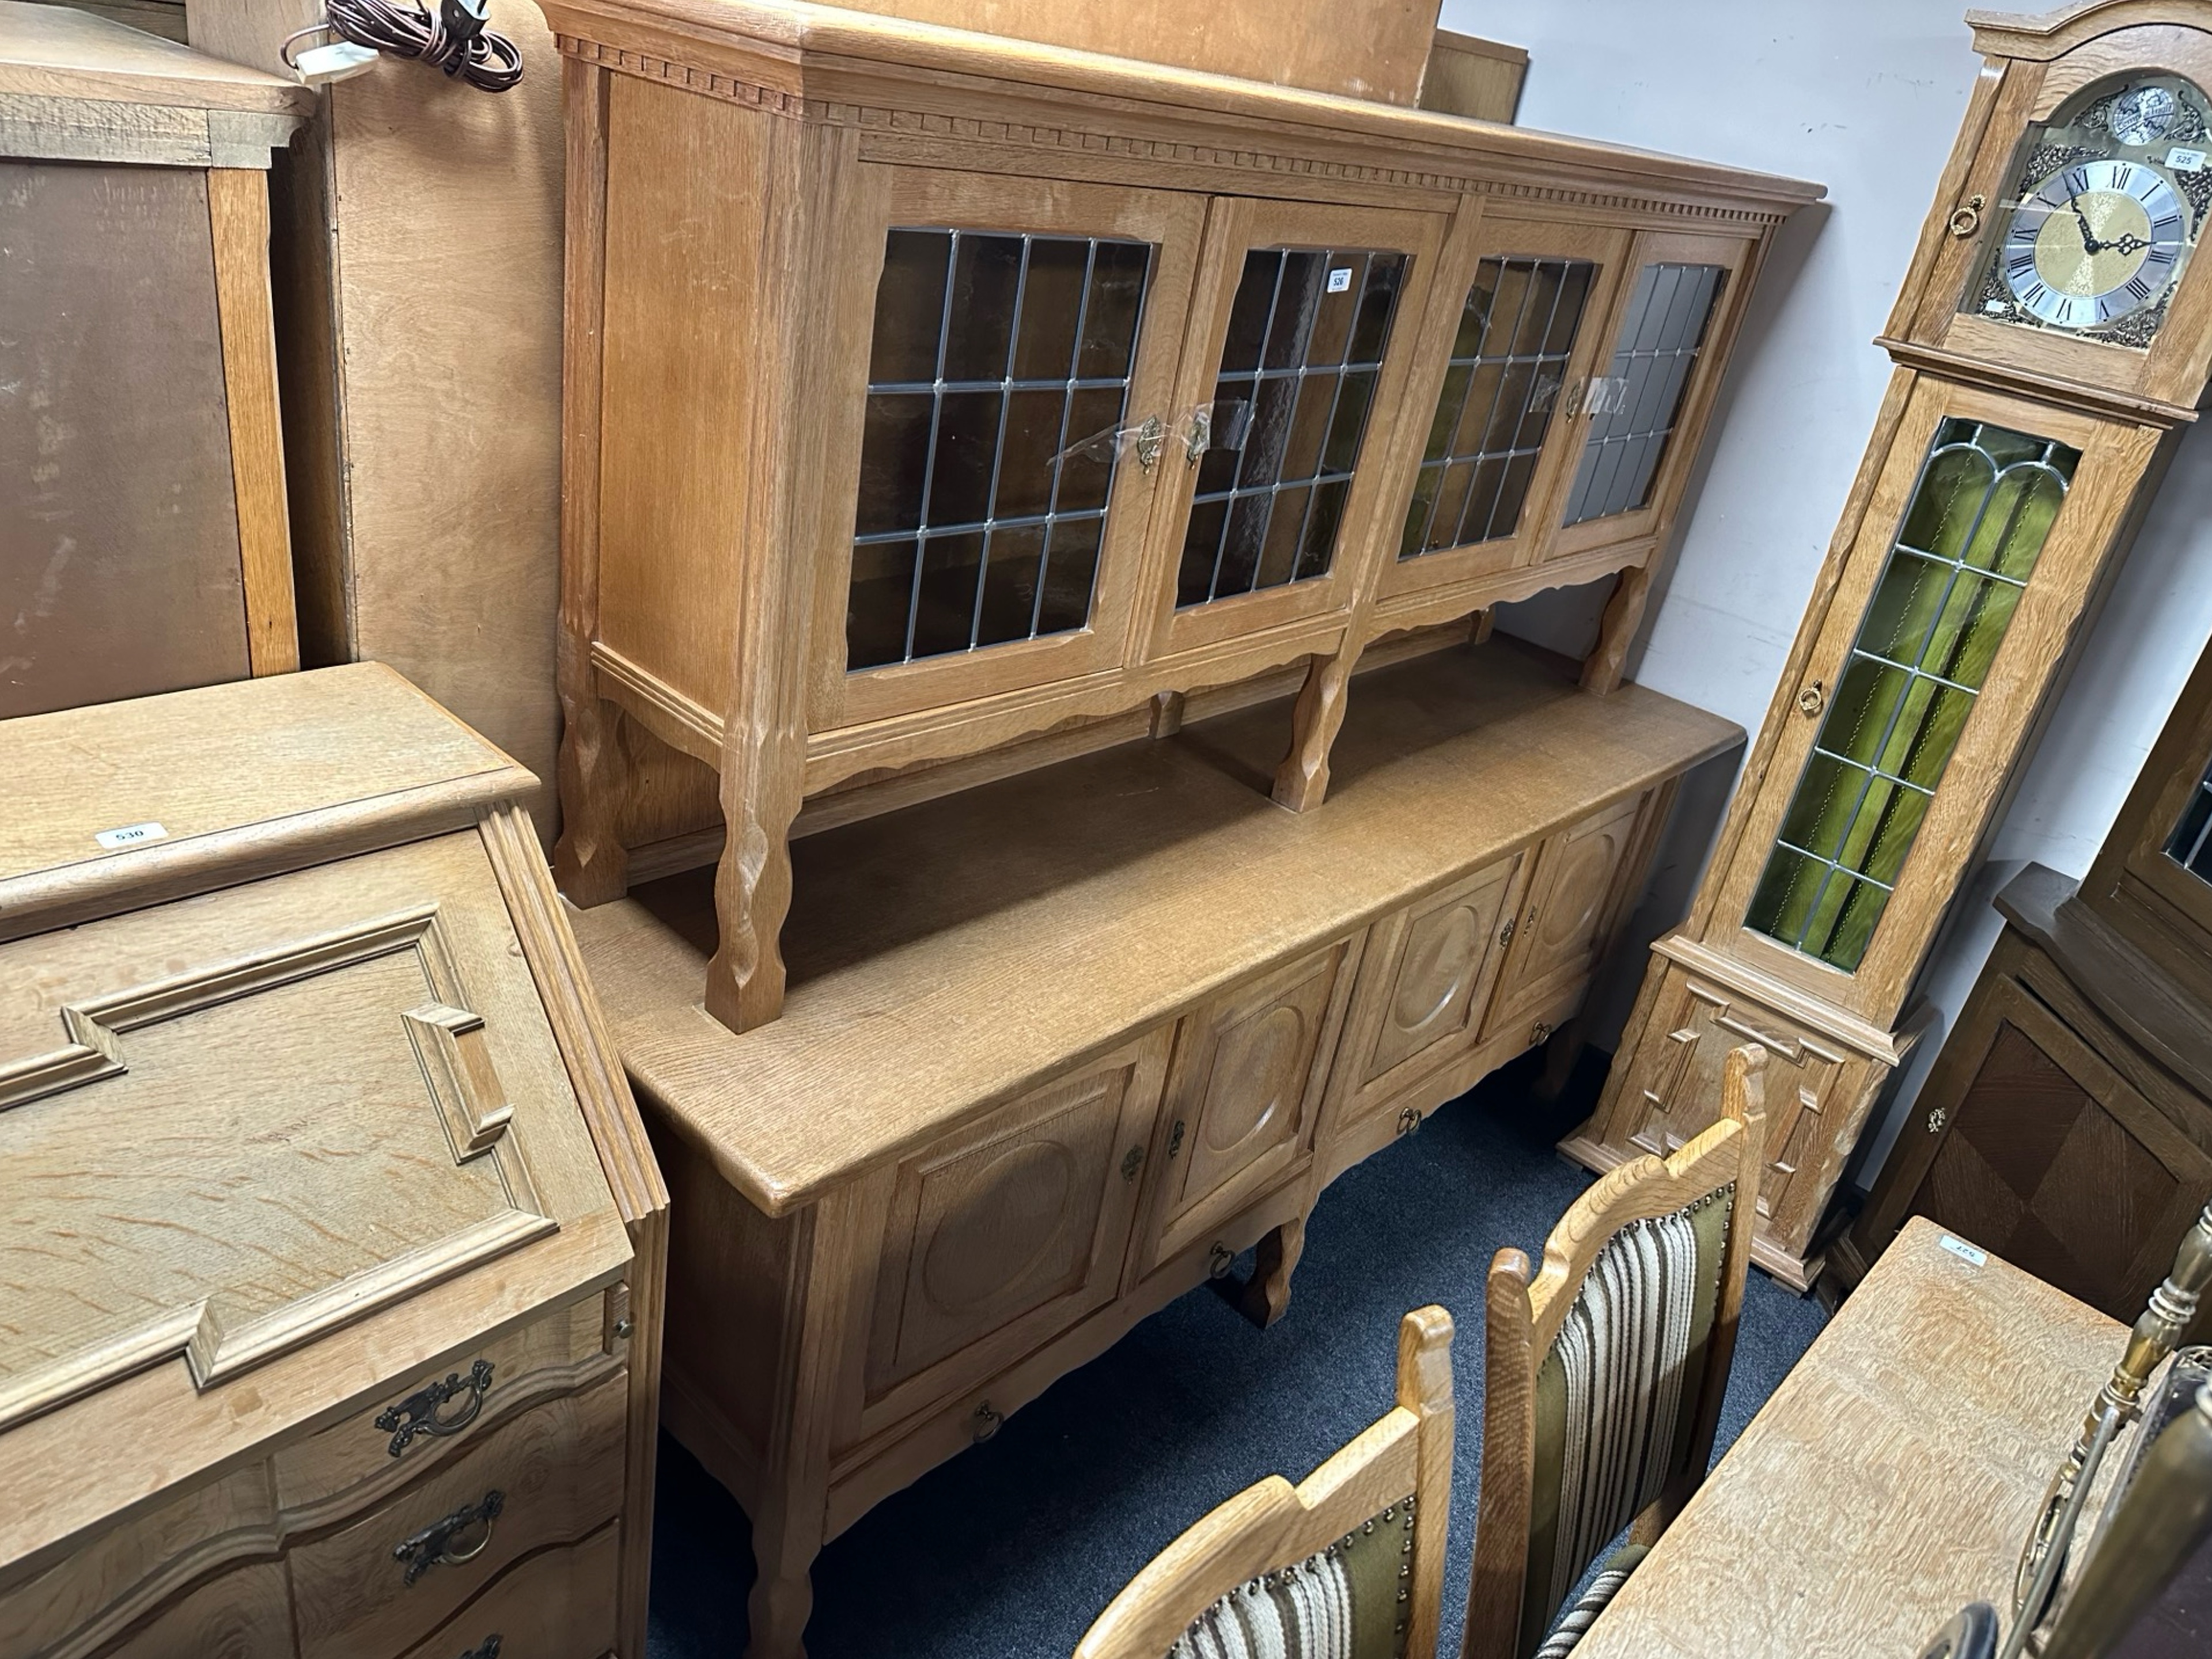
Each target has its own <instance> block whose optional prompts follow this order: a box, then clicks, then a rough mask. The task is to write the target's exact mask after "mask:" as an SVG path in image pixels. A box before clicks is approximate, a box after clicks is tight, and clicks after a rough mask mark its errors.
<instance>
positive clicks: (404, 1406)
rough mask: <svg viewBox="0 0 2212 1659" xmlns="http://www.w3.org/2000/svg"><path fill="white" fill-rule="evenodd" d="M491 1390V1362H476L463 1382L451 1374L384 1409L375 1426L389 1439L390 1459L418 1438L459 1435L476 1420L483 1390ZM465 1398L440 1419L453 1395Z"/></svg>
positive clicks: (482, 1360)
mask: <svg viewBox="0 0 2212 1659" xmlns="http://www.w3.org/2000/svg"><path fill="white" fill-rule="evenodd" d="M490 1387H491V1361H490V1360H489V1359H479V1360H477V1363H476V1364H473V1365H471V1366H470V1367H469V1374H468V1376H467V1377H466V1378H464V1377H463V1376H461V1374H460V1373H459V1371H454V1372H453V1373H451V1374H450V1375H449V1376H447V1378H446V1380H445V1381H444V1382H442V1383H431V1384H430V1385H429V1386H428V1387H427V1388H422V1389H416V1391H415V1392H414V1393H413V1394H410V1395H408V1396H407V1398H406V1399H404V1400H403V1401H400V1402H399V1403H398V1405H396V1406H387V1407H386V1408H385V1409H384V1410H383V1411H382V1412H381V1413H379V1414H378V1416H377V1419H376V1426H377V1427H378V1428H380V1429H381V1430H383V1431H384V1432H385V1433H386V1434H388V1435H390V1436H391V1437H392V1455H393V1456H394V1457H397V1456H398V1455H399V1454H400V1453H402V1452H404V1451H405V1450H406V1449H407V1448H408V1447H409V1446H410V1445H412V1444H414V1443H415V1437H416V1435H418V1434H427V1435H428V1436H430V1437H432V1438H433V1439H436V1438H437V1437H440V1436H441V1435H448V1434H459V1432H460V1431H462V1430H463V1429H465V1428H466V1427H468V1425H470V1424H471V1423H473V1422H475V1421H476V1420H477V1413H478V1412H480V1411H482V1410H483V1402H484V1393H485V1390H487V1389H489V1388H490ZM461 1394H465V1395H467V1396H468V1400H467V1401H466V1402H465V1404H464V1405H463V1406H462V1407H461V1408H460V1409H459V1411H457V1412H454V1413H452V1415H450V1416H447V1417H441V1416H439V1415H438V1408H439V1407H441V1406H442V1405H444V1404H446V1402H447V1401H450V1400H451V1399H453V1396H454V1395H461Z"/></svg>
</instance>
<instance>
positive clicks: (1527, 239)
mask: <svg viewBox="0 0 2212 1659" xmlns="http://www.w3.org/2000/svg"><path fill="white" fill-rule="evenodd" d="M1628 244H1629V233H1628V232H1626V231H1625V230H1616V229H1609V228H1602V227H1599V226H1594V225H1570V224H1562V223H1559V222H1555V221H1552V220H1547V219H1521V218H1514V217H1510V216H1502V215H1492V214H1489V213H1484V214H1482V215H1480V216H1479V217H1476V218H1474V219H1473V221H1472V222H1471V223H1470V224H1469V225H1468V228H1465V229H1463V230H1462V231H1458V232H1455V234H1454V235H1453V237H1452V240H1451V241H1450V243H1449V245H1448V246H1446V248H1445V250H1444V254H1443V261H1442V265H1441V270H1440V274H1439V276H1438V279H1437V289H1436V291H1435V292H1433V293H1432V294H1431V303H1430V307H1429V317H1430V321H1429V323H1428V324H1427V325H1426V327H1425V331H1424V337H1423V342H1422V348H1421V349H1420V352H1419V367H1418V368H1416V370H1415V373H1414V376H1413V382H1414V383H1413V386H1412V388H1411V389H1410V390H1409V392H1408V393H1407V421H1408V422H1415V421H1425V422H1426V428H1427V430H1426V437H1425V440H1424V441H1423V442H1422V444H1421V446H1420V449H1419V459H1418V460H1416V459H1414V455H1413V442H1412V440H1411V437H1410V435H1409V436H1408V437H1407V440H1406V441H1403V442H1401V444H1400V445H1399V446H1398V448H1399V450H1400V451H1401V456H1402V459H1401V474H1400V476H1399V477H1396V478H1395V480H1394V484H1395V489H1394V491H1393V494H1394V495H1395V497H1396V499H1397V501H1399V503H1400V506H1399V507H1398V508H1397V509H1396V514H1397V516H1396V519H1395V521H1394V522H1393V523H1392V525H1391V526H1390V527H1389V528H1390V545H1389V548H1388V549H1387V550H1386V552H1385V559H1386V564H1385V568H1384V569H1383V576H1382V583H1381V589H1380V591H1381V592H1383V594H1384V595H1385V596H1386V597H1388V596H1389V595H1391V594H1395V593H1407V592H1419V591H1423V590H1427V589H1432V588H1442V587H1449V586H1455V585H1457V584H1460V583H1462V582H1466V581H1469V580H1474V579H1476V578H1479V577H1482V576H1486V575H1492V574H1496V573H1497V572H1498V571H1501V570H1505V569H1510V568H1512V567H1514V566H1516V565H1521V564H1526V563H1528V562H1529V561H1530V560H1531V559H1532V558H1534V556H1535V555H1536V552H1537V550H1538V548H1539V546H1540V544H1541V543H1542V542H1543V541H1544V539H1545V537H1546V534H1547V530H1548V528H1549V526H1551V525H1552V524H1553V522H1554V520H1555V519H1556V516H1557V513H1556V503H1557V501H1558V500H1559V491H1560V488H1561V484H1562V481H1563V474H1564V473H1565V471H1567V469H1568V466H1569V465H1570V463H1571V460H1572V459H1573V447H1574V441H1575V439H1576V437H1577V435H1579V430H1580V423H1579V422H1577V421H1576V420H1575V419H1574V418H1572V417H1573V413H1574V410H1573V405H1574V403H1575V400H1576V398H1577V396H1578V394H1579V392H1580V389H1581V388H1582V386H1583V385H1584V384H1585V383H1586V382H1587V381H1588V380H1589V378H1590V376H1591V375H1592V374H1594V373H1595V371H1596V368H1597V366H1598V362H1599V357H1598V353H1599V350H1600V348H1601V346H1602V345H1603V344H1604V343H1605V341H1606V339H1607V330H1606V323H1607V319H1608V317H1609V316H1610V314H1611V313H1612V312H1613V302H1614V298H1615V295H1616V293H1617V291H1618V290H1619V289H1620V274H1621V270H1622V267H1623V264H1624V262H1625V260H1626V255H1627V251H1628ZM1408 472H1409V473H1410V476H1407V474H1408Z"/></svg>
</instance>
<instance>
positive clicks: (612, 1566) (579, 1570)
mask: <svg viewBox="0 0 2212 1659" xmlns="http://www.w3.org/2000/svg"><path fill="white" fill-rule="evenodd" d="M621 1533H622V1524H621V1522H608V1523H607V1524H606V1525H605V1526H604V1527H601V1528H599V1530H598V1531H597V1532H595V1533H593V1534H592V1535H591V1536H590V1537H589V1538H586V1539H585V1540H584V1541H582V1542H581V1543H579V1544H572V1545H568V1546H566V1547H560V1548H556V1549H550V1550H542V1551H540V1552H539V1553H538V1554H536V1555H533V1556H532V1557H531V1558H530V1559H528V1560H526V1561H518V1562H516V1563H515V1564H514V1565H513V1566H512V1567H509V1568H508V1569H507V1571H505V1572H503V1573H501V1575H500V1576H499V1577H498V1578H497V1579H495V1581H494V1582H493V1583H492V1584H491V1585H490V1586H489V1588H488V1589H486V1590H485V1591H484V1593H483V1595H479V1596H478V1597H477V1599H476V1600H475V1601H471V1602H470V1603H469V1604H468V1606H466V1607H464V1608H462V1609H461V1611H460V1612H459V1613H456V1614H455V1615H454V1616H453V1619H452V1620H450V1621H448V1622H447V1624H445V1625H443V1626H440V1628H439V1629H438V1630H437V1631H436V1632H435V1633H434V1634H433V1635H430V1636H428V1637H426V1638H424V1639H423V1640H422V1642H420V1643H418V1644H416V1645H415V1646H414V1647H411V1648H409V1649H408V1650H406V1651H405V1653H404V1654H402V1655H400V1656H398V1659H601V1656H602V1655H604V1654H606V1653H610V1652H611V1651H612V1650H613V1649H614V1645H615V1601H616V1594H615V1592H616V1583H615V1580H616V1576H617V1571H618V1568H619V1565H620V1561H621V1553H620V1551H619V1549H618V1548H617V1546H618V1545H619V1543H620V1541H621Z"/></svg>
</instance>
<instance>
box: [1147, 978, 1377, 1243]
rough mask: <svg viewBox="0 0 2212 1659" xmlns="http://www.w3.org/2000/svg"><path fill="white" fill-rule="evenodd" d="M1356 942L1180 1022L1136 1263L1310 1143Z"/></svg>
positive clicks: (1194, 1231)
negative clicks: (1145, 1242)
mask: <svg viewBox="0 0 2212 1659" xmlns="http://www.w3.org/2000/svg"><path fill="white" fill-rule="evenodd" d="M1357 944H1358V941H1356V940H1345V941H1340V942H1338V943H1337V944H1334V945H1329V946H1328V947H1327V948H1326V949H1324V950H1321V951H1315V952H1313V953H1312V954H1311V955H1310V956H1306V957H1301V958H1299V959H1298V960H1297V961H1295V962H1291V963H1285V964H1284V965H1283V966H1282V967H1279V968H1278V969H1274V970H1273V972H1271V973H1268V974H1266V975H1262V976H1261V978H1259V979H1257V980H1255V981H1253V982H1252V983H1250V984H1249V985H1246V986H1243V987H1239V988H1238V989H1237V990H1234V991H1231V992H1230V993H1228V994H1226V995H1224V996H1221V997H1218V998H1216V999H1215V1000H1213V1001H1212V1002H1211V1003H1208V1004H1207V1005H1206V1006H1204V1007H1202V1008H1200V1010H1199V1011H1198V1012H1195V1013H1194V1014H1191V1015H1189V1016H1188V1017H1187V1018H1185V1019H1184V1020H1183V1022H1182V1030H1181V1033H1180V1034H1179V1035H1178V1036H1177V1038H1176V1056H1175V1063H1174V1066H1172V1068H1171V1069H1170V1072H1169V1074H1168V1086H1167V1099H1166V1103H1165V1105H1164V1107H1163V1108H1162V1109H1161V1112H1160V1121H1161V1133H1160V1136H1159V1138H1158V1144H1159V1147H1160V1150H1159V1153H1158V1158H1159V1163H1160V1172H1159V1175H1158V1177H1157V1178H1156V1181H1155V1185H1156V1187H1157V1188H1158V1196H1157V1198H1156V1200H1154V1214H1153V1218H1152V1222H1151V1223H1150V1225H1149V1226H1148V1227H1147V1230H1146V1231H1147V1233H1148V1235H1149V1236H1150V1237H1151V1239H1152V1247H1151V1249H1150V1250H1149V1251H1148V1252H1147V1259H1148V1265H1155V1264H1157V1263H1158V1262H1159V1261H1164V1260H1165V1259H1166V1258H1167V1257H1169V1256H1170V1255H1174V1254H1175V1253H1176V1251H1178V1250H1180V1249H1183V1248H1185V1247H1186V1246H1187V1245H1188V1244H1189V1243H1192V1242H1193V1241H1194V1239H1195V1238H1197V1237H1198V1236H1199V1235H1200V1233H1202V1232H1204V1231H1205V1230H1206V1228H1208V1227H1210V1226H1212V1225H1215V1224H1216V1223H1217V1222H1218V1221H1220V1220H1222V1219H1224V1218H1226V1217H1228V1216H1229V1215H1231V1213H1232V1212H1235V1211H1236V1210H1237V1208H1238V1207H1239V1206H1242V1205H1243V1203H1244V1202H1245V1201H1246V1200H1249V1199H1250V1198H1251V1197H1253V1196H1254V1195H1255V1194H1259V1193H1261V1192H1262V1191H1263V1190H1264V1189H1265V1188H1267V1186H1268V1184H1269V1183H1270V1182H1273V1181H1275V1180H1277V1179H1279V1177H1280V1176H1283V1175H1284V1174H1285V1173H1286V1172H1287V1171H1288V1170H1290V1169H1291V1167H1292V1166H1294V1165H1295V1164H1297V1163H1299V1162H1300V1161H1301V1160H1302V1159H1304V1157H1305V1156H1306V1155H1307V1154H1308V1153H1309V1152H1310V1151H1311V1150H1312V1147H1313V1139H1314V1126H1315V1123H1316V1119H1317V1118H1318V1115H1319V1112H1320V1106H1321V1097H1322V1088H1323V1086H1324V1085H1325V1084H1326V1082H1327V1076H1326V1073H1327V1072H1328V1061H1329V1060H1330V1059H1331V1058H1332V1055H1333V1052H1334V1047H1335V1041H1336V1036H1337V1032H1338V1030H1339V1028H1340V1024H1341V1022H1342V1018H1343V1012H1344V1004H1345V1000H1346V997H1347V996H1348V994H1349V993H1350V990H1351V969H1352V962H1351V958H1352V956H1353V954H1354V952H1355V948H1356V945H1357Z"/></svg>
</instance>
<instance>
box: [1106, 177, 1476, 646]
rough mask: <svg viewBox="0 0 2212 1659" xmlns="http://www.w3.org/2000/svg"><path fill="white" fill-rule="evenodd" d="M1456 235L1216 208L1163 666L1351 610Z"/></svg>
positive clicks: (1282, 205) (1409, 225)
mask: <svg viewBox="0 0 2212 1659" xmlns="http://www.w3.org/2000/svg"><path fill="white" fill-rule="evenodd" d="M1442 227H1443V219H1442V218H1441V216H1437V215H1434V214H1426V213H1407V212H1398V211H1395V210H1381V209H1371V208H1346V207H1316V206H1311V205H1304V204H1291V203H1286V202H1257V201H1250V200H1247V199H1244V198H1242V197H1216V198H1215V199H1214V201H1213V203H1212V208H1211V210H1210V211H1209V214H1208V217H1207V221H1206V251H1205V253H1204V256H1203V258H1201V260H1200V270H1199V276H1198V282H1197V286H1196V289H1195V291H1194V296H1193V299H1192V303H1191V308H1190V320H1189V325H1188V339H1187V342H1186V344H1185V346H1184V349H1183V354H1182V369H1181V371H1180V374H1179V376H1178V379H1177V384H1176V396H1175V399H1174V403H1175V410H1176V413H1175V416H1174V418H1173V421H1172V422H1171V428H1170V438H1169V441H1168V450H1169V456H1170V459H1169V461H1168V462H1167V463H1166V464H1165V465H1164V471H1166V472H1167V474H1168V475H1169V476H1168V479H1167V481H1166V482H1164V483H1163V485H1162V487H1161V489H1160V492H1159V500H1158V504H1157V507H1156V508H1155V511H1156V514H1157V518H1156V529H1155V536H1154V548H1155V553H1154V563H1153V565H1152V569H1151V572H1150V574H1149V576H1148V580H1149V581H1150V583H1151V584H1152V591H1151V592H1150V593H1149V594H1148V595H1147V599H1146V604H1147V605H1148V607H1149V617H1148V620H1149V623H1150V638H1149V641H1148V649H1149V651H1150V652H1151V653H1152V654H1153V655H1165V654H1172V653H1177V652H1182V651H1186V650H1190V649H1194V648H1198V647H1204V646H1206V645H1210V644H1212V643H1214V642H1216V641H1222V640H1225V639H1228V638H1231V637H1232V636H1235V635H1248V634H1256V633H1259V632H1261V631H1263V630H1266V629H1271V628H1275V627H1279V626H1282V625H1285V624H1288V623H1297V622H1298V621H1300V620H1302V619H1309V618H1318V617H1327V616H1328V615H1330V614H1332V613H1340V612H1342V611H1345V610H1346V609H1347V608H1348V607H1349V605H1350V604H1351V599H1352V590H1353V586H1354V582H1355V579H1356V578H1357V577H1358V575H1359V574H1360V572H1361V569H1362V567H1363V564H1364V562H1366V561H1368V560H1370V559H1371V558H1372V557H1373V556H1374V555H1375V553H1376V537H1377V535H1378V533H1379V530H1380V526H1381V513H1382V511H1383V505H1384V503H1383V491H1384V487H1385V484H1386V482H1387V481H1386V477H1385V475H1386V473H1387V471H1389V469H1388V467H1387V465H1384V463H1385V462H1386V460H1387V456H1388V452H1389V447H1390V443H1391V441H1392V438H1391V435H1392V430H1393V422H1395V420H1396V419H1397V418H1398V415H1399V410H1400V404H1401V400H1402V398H1403V397H1404V395H1405V389H1406V383H1407V376H1408V372H1409V368H1410V365H1411V362H1412V359H1413V356H1414V348H1415V345H1416V337H1417V335H1418V334H1419V318H1420V315H1421V309H1422V306H1423V303H1424V301H1425V296H1426V294H1427V290H1428V287H1429V284H1430V283H1431V279H1432V276H1433V270H1434V266H1435V264H1436V262H1437V247H1438V244H1439V240H1440V238H1441V234H1442Z"/></svg>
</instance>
